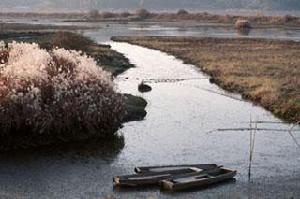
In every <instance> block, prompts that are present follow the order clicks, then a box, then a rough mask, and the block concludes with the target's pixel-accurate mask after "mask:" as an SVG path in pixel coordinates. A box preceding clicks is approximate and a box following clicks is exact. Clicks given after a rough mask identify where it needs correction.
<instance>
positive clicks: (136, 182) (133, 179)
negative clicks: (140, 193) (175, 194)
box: [113, 174, 172, 187]
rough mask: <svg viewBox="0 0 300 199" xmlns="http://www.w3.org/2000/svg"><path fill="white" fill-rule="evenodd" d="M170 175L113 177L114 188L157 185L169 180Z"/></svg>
mask: <svg viewBox="0 0 300 199" xmlns="http://www.w3.org/2000/svg"><path fill="white" fill-rule="evenodd" d="M171 177H172V175H171V174H134V175H127V176H116V177H114V179H113V181H114V186H118V187H137V186H146V185H148V186H150V185H159V182H160V181H162V180H166V179H170V178H171Z"/></svg>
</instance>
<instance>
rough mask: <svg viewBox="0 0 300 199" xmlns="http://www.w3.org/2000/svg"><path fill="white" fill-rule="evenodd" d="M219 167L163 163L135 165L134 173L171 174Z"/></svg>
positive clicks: (213, 165) (214, 165)
mask: <svg viewBox="0 0 300 199" xmlns="http://www.w3.org/2000/svg"><path fill="white" fill-rule="evenodd" d="M217 167H219V166H218V165H216V164H186V165H165V166H151V167H136V168H135V169H134V171H135V172H136V173H145V174H151V173H159V174H163V173H168V174H172V175H174V174H175V175H176V174H185V173H194V172H200V171H203V170H209V169H214V168H217Z"/></svg>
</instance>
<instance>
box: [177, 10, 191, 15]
mask: <svg viewBox="0 0 300 199" xmlns="http://www.w3.org/2000/svg"><path fill="white" fill-rule="evenodd" d="M187 14H189V13H188V11H186V10H184V9H180V10H178V12H177V15H187Z"/></svg>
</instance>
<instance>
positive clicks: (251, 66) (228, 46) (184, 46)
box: [114, 37, 300, 122]
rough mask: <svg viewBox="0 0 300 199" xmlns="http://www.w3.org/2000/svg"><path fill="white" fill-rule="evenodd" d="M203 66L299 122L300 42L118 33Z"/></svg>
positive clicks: (219, 79) (217, 80) (228, 85)
mask: <svg viewBox="0 0 300 199" xmlns="http://www.w3.org/2000/svg"><path fill="white" fill-rule="evenodd" d="M114 39H115V40H118V41H126V42H130V43H133V44H138V45H142V46H146V47H150V48H154V49H159V50H162V51H165V52H168V53H171V54H174V55H176V56H177V57H179V58H181V59H183V60H185V61H186V62H189V63H192V64H195V65H197V66H199V67H200V68H201V69H202V70H203V71H204V72H206V73H208V74H210V75H211V78H212V81H213V82H215V83H217V84H218V85H220V86H221V87H223V88H225V89H227V90H230V91H233V92H239V93H241V94H243V96H244V97H245V98H247V99H251V100H253V101H254V102H256V103H258V104H260V105H262V106H263V107H265V108H266V109H268V110H270V111H272V112H273V113H274V114H275V115H277V116H279V117H280V118H283V119H285V120H288V121H293V122H295V121H300V65H299V63H300V43H297V42H292V41H272V40H263V39H219V38H180V37H134V38H133V37H118V38H114Z"/></svg>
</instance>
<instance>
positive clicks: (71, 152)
mask: <svg viewBox="0 0 300 199" xmlns="http://www.w3.org/2000/svg"><path fill="white" fill-rule="evenodd" d="M124 145H125V141H124V137H123V136H120V135H115V136H113V137H111V138H108V139H105V140H104V139H101V138H98V139H90V140H85V141H80V142H73V143H65V144H59V145H51V146H44V147H39V148H34V149H27V150H17V151H12V152H5V153H2V154H1V155H0V166H1V165H3V166H4V165H5V163H7V162H10V163H13V162H20V161H21V162H22V164H30V163H32V162H37V161H39V160H43V159H45V158H52V159H56V160H59V159H62V158H65V157H68V158H71V159H73V160H76V159H78V160H79V159H82V158H83V159H88V158H98V159H102V160H105V161H107V162H112V161H113V160H114V159H115V158H116V157H117V155H118V154H119V153H120V152H121V151H122V149H123V148H124Z"/></svg>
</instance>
